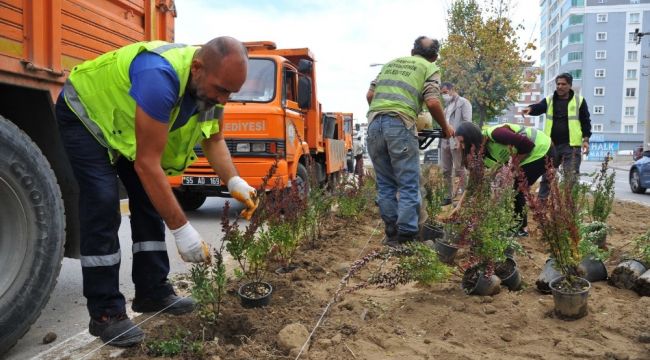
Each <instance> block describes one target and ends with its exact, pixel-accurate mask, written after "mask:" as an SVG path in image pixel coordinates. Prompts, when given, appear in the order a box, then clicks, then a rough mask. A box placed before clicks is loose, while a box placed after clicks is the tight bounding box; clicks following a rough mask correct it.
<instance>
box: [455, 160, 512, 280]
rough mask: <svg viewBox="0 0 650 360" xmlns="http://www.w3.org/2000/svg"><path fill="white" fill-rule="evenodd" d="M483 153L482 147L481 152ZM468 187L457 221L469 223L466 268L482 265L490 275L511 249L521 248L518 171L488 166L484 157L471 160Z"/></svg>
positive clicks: (464, 241) (464, 234) (464, 238)
mask: <svg viewBox="0 0 650 360" xmlns="http://www.w3.org/2000/svg"><path fill="white" fill-rule="evenodd" d="M480 153H482V150H481V152H480ZM468 170H469V178H468V186H467V190H466V194H465V199H464V200H463V204H462V207H461V208H460V210H459V212H458V214H457V219H456V221H457V222H458V223H459V224H463V225H465V227H464V228H462V229H461V231H460V244H461V245H469V249H470V258H469V261H468V263H467V264H466V265H465V267H466V268H470V267H473V266H478V267H479V268H481V269H482V270H485V275H486V276H490V275H491V274H492V271H493V269H494V265H495V264H497V263H501V262H503V261H505V260H506V252H507V251H508V250H516V249H519V248H520V246H519V244H518V243H517V242H516V240H515V239H514V229H516V228H517V226H518V222H519V219H517V218H516V217H515V215H514V198H515V190H514V174H513V172H512V171H511V170H510V168H509V167H508V166H503V167H501V168H495V169H486V168H485V167H484V165H483V160H482V156H478V157H474V158H469V159H468Z"/></svg>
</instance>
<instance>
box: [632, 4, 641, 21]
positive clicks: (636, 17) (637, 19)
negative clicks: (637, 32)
mask: <svg viewBox="0 0 650 360" xmlns="http://www.w3.org/2000/svg"><path fill="white" fill-rule="evenodd" d="M637 4H638V3H637ZM640 17H641V16H640V15H639V13H630V24H638V23H639V18H640Z"/></svg>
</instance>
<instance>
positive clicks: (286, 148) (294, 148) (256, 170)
mask: <svg viewBox="0 0 650 360" xmlns="http://www.w3.org/2000/svg"><path fill="white" fill-rule="evenodd" d="M245 45H246V47H247V48H248V53H249V63H248V77H247V78H246V82H245V83H244V85H243V86H242V88H241V89H240V91H239V92H237V93H235V94H232V96H231V98H230V100H229V102H228V104H226V106H225V110H224V125H223V126H224V129H223V132H224V136H225V138H226V143H227V145H228V149H229V150H230V154H231V155H232V158H233V161H234V163H235V166H236V167H237V170H238V172H239V174H240V176H241V177H242V178H244V179H245V180H246V181H247V182H248V183H249V184H250V185H251V186H253V187H255V188H258V187H259V186H261V183H262V178H263V177H264V176H265V175H266V174H267V173H268V171H269V169H270V168H271V166H272V164H273V163H274V161H275V160H276V158H277V159H278V168H277V171H276V172H275V174H274V176H275V178H276V179H275V180H272V181H270V182H269V186H272V185H274V184H276V180H277V181H279V183H280V184H281V186H287V184H289V182H290V180H301V181H307V177H308V174H307V166H306V161H307V157H308V156H311V158H312V159H313V160H314V163H315V165H316V169H317V171H316V176H317V177H318V180H319V181H320V182H325V181H327V179H329V178H331V177H332V176H336V175H337V174H339V173H340V172H342V171H344V170H345V166H346V151H347V150H346V142H345V139H344V133H343V116H338V117H337V116H336V115H334V114H329V113H323V112H322V111H321V104H320V103H319V101H318V96H317V92H316V88H317V86H316V85H317V77H316V70H315V59H314V55H313V54H312V52H311V51H310V50H309V49H307V48H301V49H278V48H277V47H276V45H275V43H273V42H270V41H260V42H248V43H245ZM337 124H338V125H337ZM350 129H351V125H350ZM196 150H197V154H198V155H199V156H198V159H197V160H196V162H195V163H194V164H192V165H191V166H190V167H188V168H187V169H186V170H185V172H184V173H183V174H182V176H172V177H169V182H170V184H171V186H172V187H173V189H174V193H175V194H176V197H177V199H178V200H179V202H180V204H181V206H182V207H183V209H185V210H194V209H197V208H198V207H200V206H201V205H202V204H203V202H204V201H205V199H206V197H207V196H229V194H228V193H227V188H226V186H225V184H223V183H222V182H221V180H220V179H219V178H218V177H217V176H216V174H215V173H214V172H213V171H212V169H211V168H210V166H209V164H208V162H207V160H206V159H205V157H203V156H202V154H201V150H200V147H197V149H196Z"/></svg>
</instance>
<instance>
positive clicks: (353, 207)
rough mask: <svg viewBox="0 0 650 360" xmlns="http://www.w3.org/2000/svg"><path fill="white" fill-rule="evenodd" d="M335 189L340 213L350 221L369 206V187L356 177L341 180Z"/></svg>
mask: <svg viewBox="0 0 650 360" xmlns="http://www.w3.org/2000/svg"><path fill="white" fill-rule="evenodd" d="M335 191H336V203H337V204H338V214H339V215H340V216H341V217H343V218H345V219H347V220H348V221H353V220H356V219H357V218H358V217H359V216H360V215H361V214H362V213H363V212H364V211H365V209H366V207H367V206H368V202H369V199H368V198H369V196H368V187H366V186H362V184H360V183H359V182H358V181H356V178H350V179H343V180H341V181H340V182H339V184H338V185H337V187H336V190H335Z"/></svg>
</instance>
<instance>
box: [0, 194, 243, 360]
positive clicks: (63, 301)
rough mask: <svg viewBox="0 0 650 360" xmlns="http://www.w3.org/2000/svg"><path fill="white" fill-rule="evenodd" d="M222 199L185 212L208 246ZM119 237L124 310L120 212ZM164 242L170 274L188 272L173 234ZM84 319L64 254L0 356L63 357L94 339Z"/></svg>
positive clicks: (126, 264)
mask: <svg viewBox="0 0 650 360" xmlns="http://www.w3.org/2000/svg"><path fill="white" fill-rule="evenodd" d="M224 202H225V200H224V199H221V198H208V199H207V201H206V203H205V204H204V205H203V206H202V207H201V208H200V209H199V210H197V211H193V212H190V213H188V217H189V219H190V221H191V222H192V225H193V226H194V227H195V228H196V229H197V230H198V231H199V233H201V235H203V237H204V239H205V241H207V242H209V243H210V244H211V245H212V246H217V244H219V241H220V239H221V236H222V235H221V215H222V208H223V205H224ZM241 209H242V206H241V205H240V204H239V203H236V204H235V205H233V208H232V214H237V213H239V211H241ZM119 237H120V245H121V247H122V249H123V251H122V265H121V267H120V290H121V291H122V293H123V294H124V296H125V297H126V299H127V311H129V312H130V311H131V309H130V307H131V301H132V300H133V296H134V294H135V289H134V287H133V283H132V282H131V261H132V257H131V252H130V249H131V228H130V225H129V218H128V216H127V215H124V216H122V224H121V226H120V231H119ZM166 242H167V249H168V253H169V260H170V265H171V274H170V276H173V275H174V274H179V273H185V272H188V271H189V269H190V265H188V264H186V263H185V262H183V260H181V258H180V256H179V255H178V252H177V251H176V245H175V244H174V238H173V237H172V235H171V233H170V232H169V231H167V236H166ZM125 250H126V251H125ZM130 315H133V314H130ZM88 321H89V317H88V312H87V310H86V298H84V297H83V294H82V281H81V265H80V264H79V260H77V259H67V258H66V259H64V261H63V265H62V267H61V273H60V275H59V278H58V282H57V285H56V287H55V288H54V291H53V292H52V294H51V297H50V301H49V302H48V304H47V306H45V308H43V312H42V313H41V316H40V317H39V319H38V320H37V321H36V322H35V323H34V324H33V325H32V327H31V329H30V330H29V331H28V332H27V333H26V334H25V336H24V337H23V338H22V339H21V340H19V341H18V343H17V344H16V346H14V347H13V348H12V349H11V350H9V352H8V353H6V354H4V357H3V355H0V359H7V360H23V359H61V358H64V357H66V355H67V354H69V352H71V351H74V350H75V349H77V348H81V347H82V346H84V345H86V344H88V343H89V342H91V341H93V340H95V337H94V336H91V335H90V334H88ZM48 332H53V333H55V334H56V335H57V338H56V340H55V341H54V342H52V343H50V344H47V345H44V344H43V337H44V336H45V335H46V334H47V333H48Z"/></svg>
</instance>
